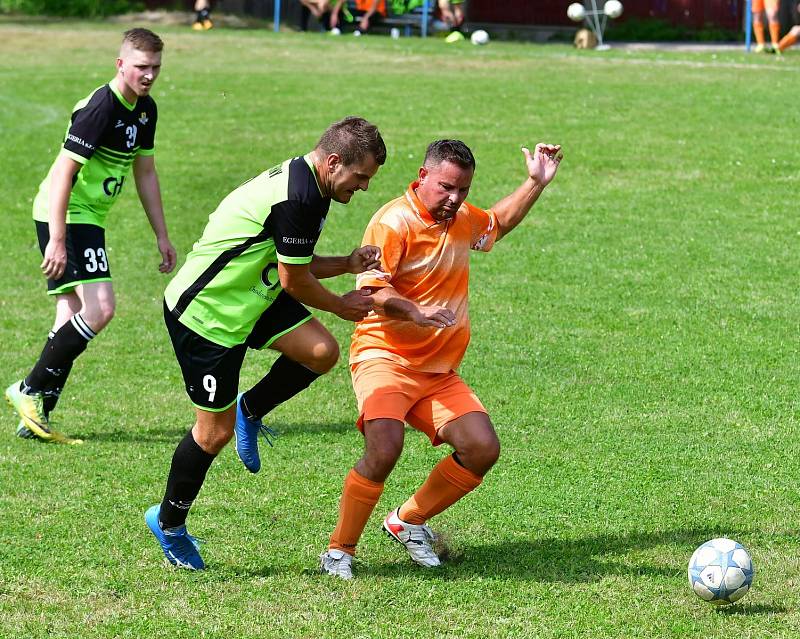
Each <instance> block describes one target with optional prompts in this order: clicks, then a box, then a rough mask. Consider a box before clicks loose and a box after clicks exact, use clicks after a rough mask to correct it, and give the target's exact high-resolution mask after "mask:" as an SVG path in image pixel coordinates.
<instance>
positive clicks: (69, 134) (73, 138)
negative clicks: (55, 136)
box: [67, 133, 94, 151]
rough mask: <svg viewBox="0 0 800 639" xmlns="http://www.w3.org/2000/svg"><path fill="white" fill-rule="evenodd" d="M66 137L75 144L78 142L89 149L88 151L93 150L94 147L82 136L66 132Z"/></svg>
mask: <svg viewBox="0 0 800 639" xmlns="http://www.w3.org/2000/svg"><path fill="white" fill-rule="evenodd" d="M67 139H68V140H70V141H71V142H74V143H75V144H80V145H81V146H82V147H84V148H86V149H89V150H90V151H94V147H93V146H92V145H91V144H89V143H88V142H86V141H85V140H84V139H83V138H79V137H78V136H77V135H72V133H67Z"/></svg>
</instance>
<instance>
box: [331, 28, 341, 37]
mask: <svg viewBox="0 0 800 639" xmlns="http://www.w3.org/2000/svg"><path fill="white" fill-rule="evenodd" d="M330 34H331V35H342V30H341V29H340V28H339V27H333V29H331V31H330Z"/></svg>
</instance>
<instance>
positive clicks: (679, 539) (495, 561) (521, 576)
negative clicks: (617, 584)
mask: <svg viewBox="0 0 800 639" xmlns="http://www.w3.org/2000/svg"><path fill="white" fill-rule="evenodd" d="M718 532H719V531H718V530H717V529H694V530H679V531H664V532H658V533H631V534H629V535H598V536H591V537H585V538H582V539H563V538H544V539H532V540H530V541H513V542H507V543H502V542H501V543H496V544H485V545H480V546H467V547H464V548H458V547H456V548H453V549H452V550H451V551H450V555H449V557H448V558H447V560H446V562H445V563H444V567H445V570H443V571H442V572H441V573H438V574H437V573H436V572H433V571H432V572H431V573H430V574H431V577H436V578H444V579H472V578H475V577H478V576H480V577H484V578H485V577H487V576H491V578H492V579H514V580H528V581H541V582H556V583H584V582H592V581H598V580H600V579H603V578H604V577H609V576H641V575H645V576H656V577H675V576H676V575H677V574H679V573H680V574H683V573H684V572H685V570H686V568H685V566H684V565H683V564H681V565H680V566H674V565H670V564H666V563H665V564H652V563H650V564H648V563H644V562H639V563H634V562H635V561H636V560H631V559H630V558H628V557H626V555H628V554H630V553H631V552H634V553H637V552H641V551H643V550H646V549H648V548H652V547H656V546H683V547H685V548H686V552H685V555H686V559H687V561H688V558H689V556H690V555H691V553H692V552H693V551H694V549H695V548H696V547H697V546H698V545H699V544H700V543H702V542H703V541H706V540H707V539H710V538H712V537H715V536H718ZM730 534H731V536H732V537H734V538H736V537H745V536H747V535H748V534H750V532H749V531H744V530H736V531H731V532H730ZM361 571H362V573H363V574H370V575H380V576H387V577H391V576H394V577H397V576H400V575H401V574H403V573H406V572H408V571H409V567H408V566H406V565H400V564H384V565H371V566H370V565H365V566H363V567H362V569H361Z"/></svg>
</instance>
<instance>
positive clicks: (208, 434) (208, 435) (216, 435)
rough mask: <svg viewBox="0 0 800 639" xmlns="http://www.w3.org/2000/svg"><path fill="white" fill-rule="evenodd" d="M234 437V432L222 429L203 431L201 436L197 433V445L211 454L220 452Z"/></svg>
mask: <svg viewBox="0 0 800 639" xmlns="http://www.w3.org/2000/svg"><path fill="white" fill-rule="evenodd" d="M232 438H233V433H232V432H227V431H225V430H221V429H215V430H211V431H203V432H201V433H200V434H199V436H198V435H197V434H195V439H196V441H197V445H198V446H200V448H202V449H203V450H204V451H205V452H207V453H208V454H210V455H216V454H218V453H219V452H220V451H221V450H222V449H223V448H225V446H226V445H227V443H228V442H229V441H231V439H232Z"/></svg>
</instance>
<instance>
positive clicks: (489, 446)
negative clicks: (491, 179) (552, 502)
mask: <svg viewBox="0 0 800 639" xmlns="http://www.w3.org/2000/svg"><path fill="white" fill-rule="evenodd" d="M522 152H523V154H524V155H525V162H526V166H527V173H528V175H527V177H526V179H525V181H524V182H523V183H522V185H521V186H520V187H519V188H517V189H516V190H515V191H514V192H513V193H511V194H510V195H508V196H506V197H505V198H503V199H502V200H500V201H499V202H498V203H497V204H495V205H494V206H493V207H492V208H491V209H489V210H483V209H480V208H478V207H476V206H473V205H472V204H470V203H468V202H466V201H465V200H466V197H467V195H468V193H469V190H470V186H471V184H472V178H473V175H474V171H475V158H474V157H473V155H472V152H471V151H470V150H469V148H468V147H467V146H466V145H465V144H464V143H463V142H461V141H459V140H439V141H437V142H433V143H432V144H431V145H430V146H429V147H428V150H427V153H426V155H425V161H424V163H423V166H422V168H420V170H419V179H418V180H416V181H414V182H412V183H411V185H410V186H409V187H408V190H407V191H406V192H405V193H404V194H403V195H402V196H401V197H399V198H396V199H394V200H392V201H390V202H388V203H387V204H385V205H384V206H383V207H382V208H381V209H380V210H379V211H378V212H377V213H376V214H375V215H374V216H373V218H372V220H371V221H370V223H369V225H368V226H367V229H366V231H365V234H364V240H363V244H370V245H375V246H378V247H379V248H380V250H381V266H380V270H372V271H366V272H364V273H362V274H360V275H359V276H358V278H357V287H359V288H363V289H369V290H370V291H371V293H372V295H373V299H374V303H375V312H372V313H370V314H369V315H367V316H366V317H365V318H364V319H363V320H361V321H360V322H359V323H358V324H357V325H356V329H355V333H354V334H353V339H352V342H351V346H350V366H351V369H350V370H351V374H352V379H353V389H354V391H355V394H356V399H357V402H358V410H359V417H358V422H357V426H358V427H359V429H360V430H361V431H362V433H363V435H364V454H363V456H362V457H361V459H360V460H359V461H358V462H357V463H356V465H355V467H354V468H353V469H352V470H350V472H349V473H348V475H347V477H346V478H345V481H344V490H343V492H342V497H341V501H340V504H339V520H338V523H337V525H336V529H335V530H334V532H333V534H332V535H331V539H330V545H329V547H328V550H327V551H326V552H324V553H322V555H320V569H321V570H322V572H323V573H327V574H330V575H334V576H337V577H340V578H342V579H351V578H352V576H353V573H352V558H353V556H354V555H355V552H356V544H357V543H358V540H359V538H360V537H361V534H362V532H363V530H364V526H365V525H366V523H367V520H368V519H369V517H370V515H371V514H372V511H373V510H374V509H375V506H376V505H377V503H378V499H379V498H380V496H381V493H382V492H383V486H384V481H385V480H386V478H387V477H388V476H389V473H391V471H392V469H393V468H394V465H395V463H396V462H397V460H398V459H399V457H400V453H401V452H402V450H403V437H404V422H408V423H409V424H410V425H411V426H412V427H414V428H415V429H417V430H420V431H422V432H423V433H425V434H426V435H427V436H428V437H429V438H430V440H431V443H432V444H433V445H434V446H438V445H440V444H442V443H446V444H449V445H450V446H451V447H452V448H453V449H454V452H453V453H452V454H451V455H448V456H447V457H445V458H444V459H443V460H442V461H440V462H439V463H438V464H437V465H436V466H435V467H434V469H433V471H432V472H431V474H430V476H429V477H428V479H427V480H426V481H425V482H424V484H423V485H422V487H421V488H420V489H419V490H417V492H416V493H414V495H413V496H412V497H410V498H409V499H408V501H406V502H405V503H404V504H403V505H402V506H400V507H399V508H396V509H394V510H392V512H390V513H389V514H388V515H387V516H386V518H385V519H384V521H383V528H384V530H385V531H386V532H387V533H388V534H389V536H390V537H391V538H392V539H394V540H395V541H397V542H399V543H400V544H402V545H403V546H404V547H405V549H406V550H407V551H408V553H409V555H410V556H411V559H412V560H413V561H414V562H415V563H417V564H419V565H421V566H425V567H435V566H438V565H439V564H440V560H439V557H438V556H437V554H436V552H435V551H434V549H433V546H432V543H433V541H434V540H435V537H434V534H433V533H432V531H431V530H430V528H428V526H427V525H426V522H427V521H428V520H429V519H430V518H432V517H433V516H435V515H437V514H439V513H440V512H442V511H443V510H445V509H446V508H448V507H449V506H451V505H452V504H454V503H455V502H456V501H458V500H459V499H461V498H462V497H464V496H465V495H466V494H467V493H469V492H471V491H472V490H474V489H475V488H477V487H478V486H479V485H480V483H481V481H482V480H483V476H484V475H485V474H486V473H487V472H488V471H489V469H490V468H491V467H492V466H493V465H494V463H495V462H496V461H497V458H498V456H499V454H500V442H499V440H498V438H497V434H496V433H495V431H494V427H493V426H492V422H491V421H490V420H489V416H488V415H487V413H486V409H485V408H484V407H483V405H482V404H481V402H480V400H479V399H478V398H477V396H476V395H475V394H474V393H473V392H472V390H471V389H470V388H469V386H467V384H466V383H465V382H464V381H463V380H462V379H461V377H459V375H458V374H457V373H456V370H457V369H458V366H459V364H460V363H461V360H462V358H463V357H464V353H465V351H466V349H467V345H468V343H469V339H470V324H469V317H468V314H467V306H468V288H469V259H470V249H472V250H475V251H489V250H490V249H491V248H492V246H494V243H495V242H496V241H497V240H499V239H501V238H503V237H504V236H505V235H506V234H507V233H509V232H510V231H511V230H512V229H513V228H514V227H516V226H517V225H518V224H519V223H520V222H521V221H522V220H523V219H524V218H525V216H526V215H527V213H528V211H529V210H530V208H531V206H533V204H534V202H536V200H537V199H538V198H539V196H540V195H541V193H542V191H543V190H544V188H545V187H546V186H547V185H548V184H549V183H550V181H551V180H552V179H553V178H554V177H555V175H556V171H557V170H558V166H559V163H560V162H561V158H562V157H563V156H562V154H561V147H560V146H558V145H551V144H537V145H536V148H535V150H534V152H533V153H531V152H530V151H529V150H528V149H527V148H524V147H523V148H522Z"/></svg>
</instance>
